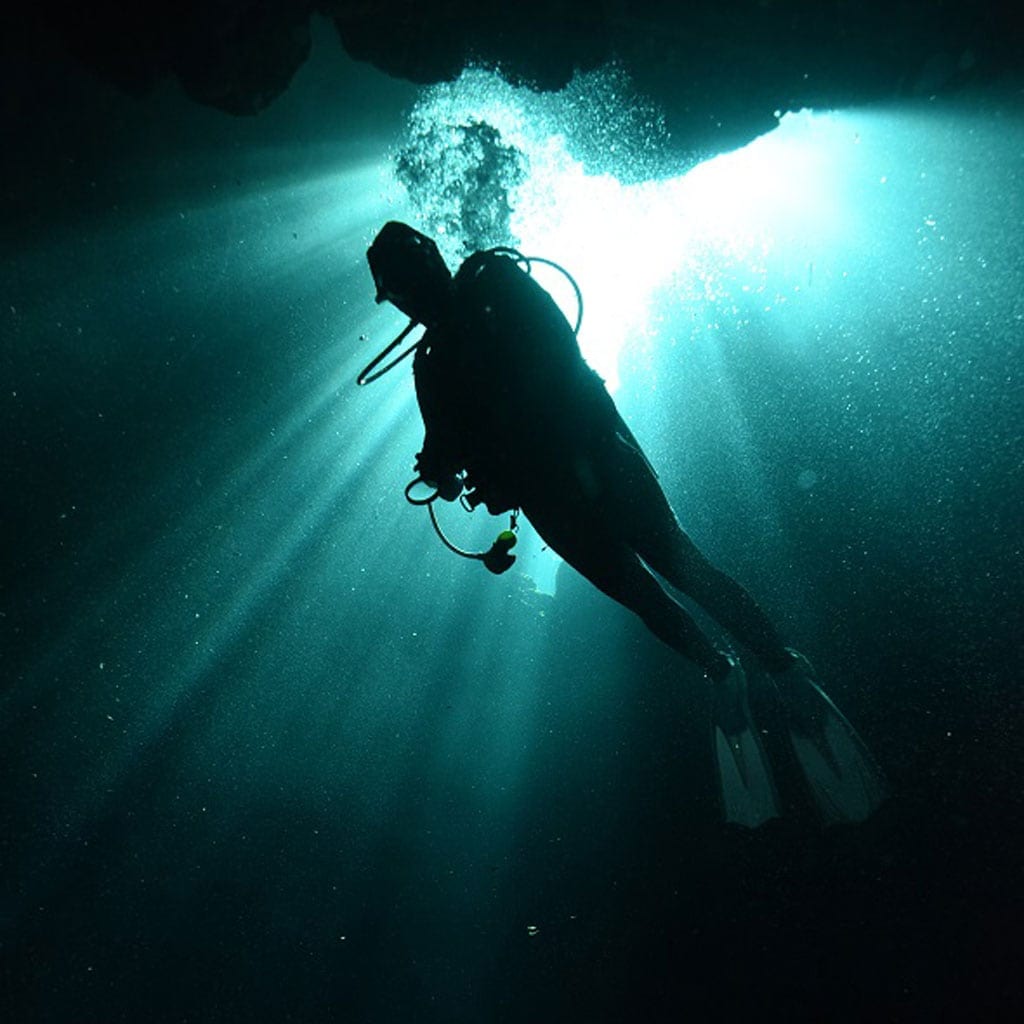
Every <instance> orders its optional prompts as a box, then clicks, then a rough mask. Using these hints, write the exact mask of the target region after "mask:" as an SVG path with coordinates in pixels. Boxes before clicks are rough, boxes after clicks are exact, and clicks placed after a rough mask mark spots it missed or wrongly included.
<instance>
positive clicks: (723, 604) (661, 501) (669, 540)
mask: <svg viewBox="0 0 1024 1024" xmlns="http://www.w3.org/2000/svg"><path fill="white" fill-rule="evenodd" d="M609 470H610V472H609V479H608V485H609V490H610V491H611V494H610V497H611V501H610V503H609V504H610V507H611V509H612V511H613V514H614V515H616V516H617V517H619V519H620V522H621V524H622V530H623V531H624V535H625V537H626V539H627V541H628V543H629V544H631V545H632V547H633V549H634V550H635V551H636V552H637V554H638V555H640V557H641V558H642V559H643V560H644V561H645V562H646V563H647V564H648V565H649V566H650V567H651V568H652V569H653V570H654V571H655V572H656V573H658V574H660V575H661V576H663V577H664V578H665V579H666V580H668V582H669V583H670V584H672V586H673V587H676V588H678V589H679V590H680V591H682V592H683V593H684V594H686V595H687V596H688V597H691V598H693V600H694V601H696V602H697V603H698V604H699V605H700V606H701V607H702V608H703V609H704V610H705V611H706V612H707V613H708V614H709V615H710V616H711V617H712V618H713V619H714V620H715V621H716V622H718V623H719V624H721V625H722V626H724V627H725V628H726V629H727V630H728V631H729V633H731V634H732V636H734V637H735V638H736V639H737V640H738V641H739V642H740V643H742V644H743V645H744V646H746V647H748V648H749V649H750V650H751V651H752V652H753V653H754V655H755V656H756V657H757V659H758V660H759V661H760V662H761V664H762V665H763V666H764V667H765V668H766V669H767V670H768V671H772V672H777V671H781V670H783V669H785V668H786V667H787V666H788V665H789V664H790V663H791V661H792V655H791V654H790V653H789V651H788V650H787V649H786V647H785V646H784V644H783V642H782V640H781V639H780V637H779V635H778V633H777V632H776V630H775V627H774V626H773V625H772V623H771V621H770V620H769V618H768V616H767V615H766V614H765V613H764V611H763V610H762V609H761V607H760V606H759V605H758V604H757V602H756V601H755V600H754V599H753V597H751V595H750V594H749V593H748V592H747V591H746V590H745V589H744V588H743V587H742V586H741V585H740V584H739V583H737V582H736V580H734V579H732V577H730V576H728V575H726V573H724V572H722V571H721V570H720V569H716V568H715V567H714V566H713V565H712V564H711V563H710V562H709V561H708V560H707V558H705V557H704V555H703V554H702V553H701V552H700V550H699V549H698V548H697V545H696V544H694V543H693V541H692V540H691V539H690V538H689V536H688V535H687V534H686V533H685V531H684V530H683V528H682V527H681V526H680V525H679V520H678V519H677V518H676V515H675V512H674V511H673V510H672V507H671V505H670V504H669V502H668V499H667V498H666V497H665V493H664V491H662V489H661V484H660V483H659V482H658V478H657V476H656V475H655V474H654V471H653V470H652V469H651V467H650V464H649V463H648V462H647V460H646V458H645V457H644V456H643V454H642V452H640V451H639V449H635V448H633V447H632V446H631V445H628V444H622V445H621V446H620V447H619V449H618V451H617V452H616V458H615V459H614V460H613V461H612V463H611V465H610V467H609Z"/></svg>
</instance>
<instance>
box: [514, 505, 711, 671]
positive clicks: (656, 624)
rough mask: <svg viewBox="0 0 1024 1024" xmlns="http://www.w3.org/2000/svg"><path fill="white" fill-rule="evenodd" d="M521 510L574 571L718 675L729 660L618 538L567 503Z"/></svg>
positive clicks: (649, 627) (655, 632) (692, 658)
mask: <svg viewBox="0 0 1024 1024" xmlns="http://www.w3.org/2000/svg"><path fill="white" fill-rule="evenodd" d="M523 513H524V514H525V515H526V517H527V519H529V521H530V523H531V524H532V525H533V527H534V529H535V530H536V531H537V533H539V534H540V536H541V537H543V538H544V540H545V542H546V543H547V544H548V545H549V546H550V547H551V548H552V549H553V550H554V551H555V552H557V553H558V554H559V555H560V556H561V557H562V558H564V559H565V561H566V562H568V563H569V565H571V566H572V567H573V568H574V569H575V570H576V571H577V572H579V573H580V574H581V575H583V576H585V577H586V578H587V579H588V580H589V581H590V582H591V583H593V584H594V586H595V587H597V588H598V589H599V590H601V591H602V592H603V593H605V594H607V595H608V596H609V597H611V598H612V599H613V600H615V601H618V603H619V604H621V605H623V606H624V607H626V608H628V609H629V610H630V611H632V612H634V613H635V614H637V615H639V616H640V618H641V619H642V620H643V622H644V624H645V625H646V626H647V628H648V629H649V630H650V631H651V632H652V633H654V635H655V636H657V637H658V638H659V639H660V640H662V641H664V642H665V643H666V644H668V645H669V646H670V647H671V648H673V650H676V651H678V652H679V653H680V654H682V655H683V656H684V657H687V658H689V659H690V660H691V661H694V662H696V663H697V664H698V665H699V666H700V667H701V668H702V669H703V670H704V671H705V672H706V673H707V674H708V675H709V676H710V677H711V678H712V679H714V680H716V681H718V680H721V679H723V678H724V677H725V676H726V675H727V674H728V672H729V669H730V667H731V666H730V662H729V660H728V659H727V658H726V657H725V655H724V654H722V653H721V652H720V651H718V650H717V649H716V648H715V647H714V645H713V644H712V643H711V641H710V640H708V638H707V637H706V636H705V635H704V633H703V632H702V631H701V629H700V627H699V626H698V625H697V624H696V623H695V622H694V621H693V619H692V618H691V617H690V616H689V615H688V614H687V612H686V611H685V609H684V608H683V607H682V606H681V605H680V604H679V603H678V602H677V601H676V600H675V599H674V598H673V597H672V596H671V595H670V594H669V593H668V592H667V591H666V590H665V589H664V587H662V585H661V584H660V583H659V582H658V580H657V578H656V577H655V576H654V574H653V573H652V572H651V571H650V570H649V569H648V568H647V566H645V565H644V564H643V562H642V561H641V560H640V558H639V557H638V556H637V555H636V553H635V552H634V551H632V550H631V549H630V548H629V546H628V545H626V544H624V543H623V542H622V540H621V539H619V538H615V537H612V536H610V535H609V534H608V533H607V532H606V531H605V530H603V529H602V528H601V527H600V526H599V525H596V524H595V523H594V522H593V520H592V519H589V517H586V516H582V517H581V516H579V515H577V514H575V512H574V510H572V509H571V507H569V506H568V505H561V506H558V507H555V506H552V505H551V504H550V503H549V502H541V503H540V504H539V505H538V504H531V505H526V504H524V505H523Z"/></svg>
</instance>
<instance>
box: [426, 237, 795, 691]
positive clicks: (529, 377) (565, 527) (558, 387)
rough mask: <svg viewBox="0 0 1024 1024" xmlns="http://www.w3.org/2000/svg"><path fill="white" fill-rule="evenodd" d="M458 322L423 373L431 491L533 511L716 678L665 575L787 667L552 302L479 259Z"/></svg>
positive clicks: (555, 538) (581, 563) (456, 295)
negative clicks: (448, 486) (693, 531)
mask: <svg viewBox="0 0 1024 1024" xmlns="http://www.w3.org/2000/svg"><path fill="white" fill-rule="evenodd" d="M449 309H450V313H449V315H448V316H447V317H446V318H445V319H444V321H443V322H442V323H441V324H440V325H438V326H435V327H433V328H431V329H430V330H429V331H428V332H427V334H426V335H425V336H424V338H423V341H422V343H421V344H420V346H419V348H418V349H417V352H416V358H415V362H414V373H415V378H416V395H417V398H418V400H419V405H420V410H421V412H422V415H423V421H424V426H425V428H426V436H425V438H424V442H423V450H422V452H421V453H420V455H419V459H418V463H417V467H418V469H419V471H420V473H421V474H422V475H423V476H424V478H426V479H432V480H442V479H444V478H446V477H450V476H451V475H453V474H456V473H459V472H461V471H463V470H465V471H466V472H467V474H468V480H467V485H468V486H470V487H475V488H477V489H478V497H480V498H482V499H483V500H484V501H485V503H486V504H487V507H488V509H489V510H490V511H491V512H502V511H506V510H508V509H511V508H521V509H522V511H523V513H524V515H525V516H526V517H527V519H529V521H530V522H531V524H532V525H533V526H534V528H535V529H536V530H537V532H538V533H539V534H540V535H541V537H543V538H544V540H545V541H546V542H547V543H548V544H549V545H550V546H551V548H552V549H554V550H555V551H556V552H557V553H558V554H559V555H561V556H562V558H564V559H565V561H567V562H568V563H569V564H570V565H571V566H573V567H574V568H575V569H576V570H578V571H579V572H580V573H582V574H583V575H584V576H585V577H586V578H587V579H589V580H590V581H591V582H592V583H593V584H594V585H595V586H597V587H599V588H600V589H601V590H602V591H604V592H605V593H606V594H608V595H609V596H611V597H612V598H614V599H615V600H617V601H619V602H620V603H621V604H623V605H625V606H626V607H627V608H629V609H631V610H632V611H634V612H636V613H637V614H638V615H639V616H640V617H641V618H642V619H643V620H644V622H645V623H646V624H647V626H648V627H649V628H650V629H651V630H652V631H653V632H654V633H655V634H656V635H657V636H659V637H660V638H661V639H662V640H664V641H665V642H666V643H668V644H670V645H671V646H672V647H674V648H675V649H676V650H678V651H679V652H680V653H682V654H685V655H686V656H687V657H689V658H691V659H693V660H694V661H696V662H697V663H698V664H699V665H701V666H702V667H703V668H705V670H707V671H708V672H709V673H711V674H712V675H714V676H720V675H722V674H723V673H724V671H725V670H726V666H725V663H724V659H723V656H722V655H721V654H720V653H719V652H718V651H717V650H716V649H715V648H714V646H713V645H712V644H711V643H710V642H709V641H708V640H707V638H706V637H705V636H704V635H703V633H702V632H701V631H700V630H699V628H698V627H697V625H696V624H695V623H694V622H693V620H692V619H691V618H690V616H689V615H688V614H687V613H686V611H685V610H684V609H683V608H682V606H681V605H680V604H679V603H678V602H677V601H676V600H675V599H674V598H673V597H672V596H671V595H670V594H669V593H668V592H667V591H666V590H665V588H664V587H663V586H662V584H661V583H660V581H659V580H658V579H657V577H656V576H655V575H654V573H657V574H658V575H660V576H662V577H664V579H665V580H667V581H668V582H669V583H670V584H671V585H672V586H674V587H676V588H678V589H679V590H681V591H682V592H683V593H685V594H687V595H688V596H690V597H691V598H693V599H694V600H695V601H697V602H698V603H699V604H700V605H701V606H702V607H703V608H704V609H705V610H706V611H707V612H708V613H709V614H710V615H711V616H712V617H713V618H714V619H716V620H717V621H718V622H719V623H721V624H722V625H723V626H724V627H725V628H726V629H728V630H729V632H730V633H732V634H733V636H735V637H736V639H738V640H739V641H740V642H741V643H743V644H745V645H746V646H748V647H749V648H750V649H751V650H752V651H753V652H754V653H755V654H756V655H757V656H758V657H759V659H760V660H761V661H762V662H763V663H764V665H765V667H767V668H769V669H771V670H777V669H780V668H782V667H785V665H787V664H788V663H789V655H788V653H787V652H786V650H785V648H784V647H783V645H782V643H781V641H780V640H779V638H778V636H777V634H776V632H775V630H774V628H773V627H772V625H771V623H770V622H769V621H768V619H767V617H766V616H765V615H764V613H763V612H762V611H761V610H760V608H759V607H758V606H757V605H756V603H755V602H754V601H753V599H752V598H751V597H750V595H749V594H748V593H747V592H746V591H745V590H744V589H743V588H742V587H741V586H740V585H739V584H738V583H736V582H735V581H734V580H732V579H731V578H730V577H728V576H727V575H725V574H724V573H722V572H720V571H719V570H717V569H715V568H714V567H713V566H712V565H711V564H710V563H709V562H708V561H707V560H706V559H705V558H704V557H703V555H701V553H700V552H699V551H698V550H697V548H696V546H695V545H694V544H693V542H692V541H691V540H690V539H689V537H687V535H686V534H685V533H684V532H683V530H682V529H681V528H680V526H679V523H678V520H677V519H676V517H675V514H674V513H673V511H672V509H671V507H670V505H669V503H668V501H667V499H666V498H665V495H664V493H663V492H662V489H661V485H660V484H659V483H658V478H657V474H656V473H655V472H654V470H653V468H652V467H651V465H650V463H649V462H648V460H647V458H646V456H645V455H644V453H643V451H642V450H641V448H640V446H639V444H638V443H637V442H636V439H635V438H634V437H633V435H632V433H631V432H630V430H629V428H628V426H627V425H626V424H625V422H624V421H623V420H622V417H621V416H620V415H619V413H618V411H617V410H616V408H615V403H614V402H613V401H612V399H611V396H610V395H609V394H608V392H607V390H606V389H605V387H604V382H603V381H602V380H601V378H600V377H599V376H598V375H597V374H596V373H595V372H594V371H593V370H592V369H591V368H590V367H589V366H587V364H586V363H585V362H584V360H583V357H582V356H581V355H580V351H579V346H578V344H577V342H576V336H575V335H574V333H573V331H572V328H571V327H570V326H569V324H568V322H567V321H566V319H565V317H564V316H563V315H562V313H561V312H560V310H559V309H558V307H557V306H556V305H555V303H554V301H553V300H552V298H551V296H550V295H548V293H547V292H546V291H544V289H543V288H541V287H540V286H539V285H538V284H537V283H536V282H535V281H534V280H533V279H532V278H531V277H530V276H529V275H528V274H527V273H526V272H525V271H524V270H522V269H521V268H520V267H519V266H518V265H517V264H516V263H515V262H514V261H513V260H512V259H510V258H509V257H507V256H503V255H497V254H491V253H476V254H475V255H473V256H471V257H469V259H467V260H466V261H465V263H463V265H462V266H461V267H460V268H459V271H458V273H457V274H456V275H455V278H454V280H453V285H452V296H451V303H450V306H449ZM651 570H653V573H652V571H651Z"/></svg>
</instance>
